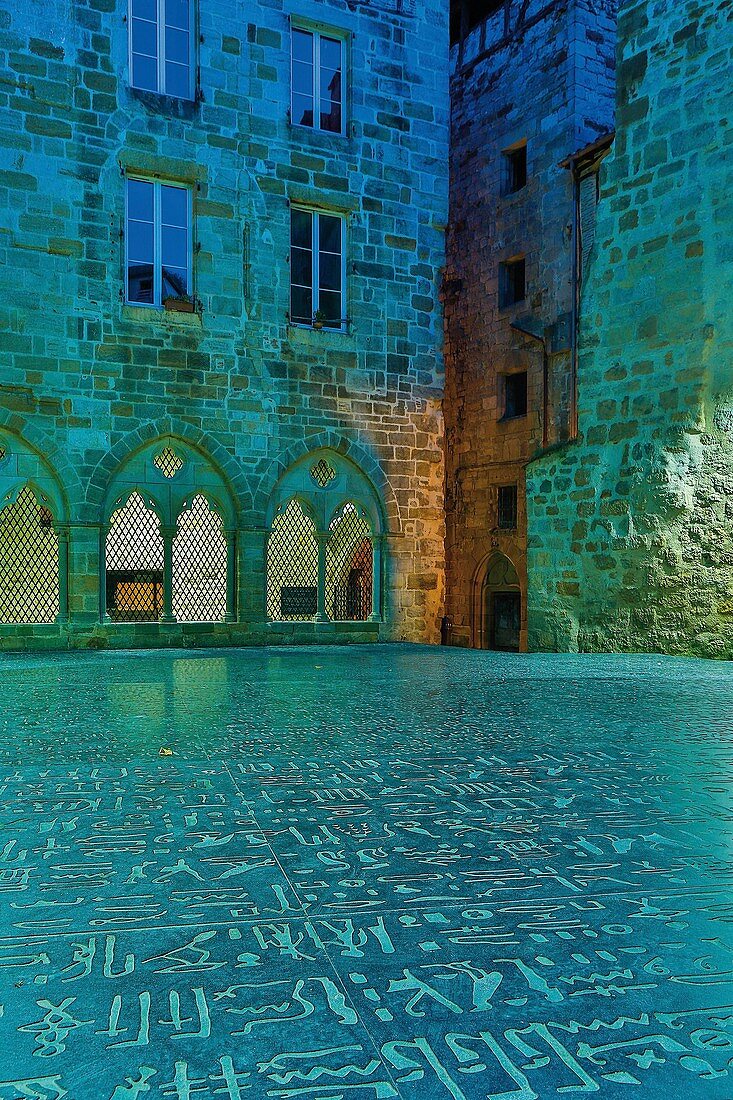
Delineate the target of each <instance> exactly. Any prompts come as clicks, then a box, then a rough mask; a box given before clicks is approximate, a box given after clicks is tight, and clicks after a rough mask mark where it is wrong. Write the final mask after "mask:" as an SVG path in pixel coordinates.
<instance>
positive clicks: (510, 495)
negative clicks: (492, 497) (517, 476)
mask: <svg viewBox="0 0 733 1100" xmlns="http://www.w3.org/2000/svg"><path fill="white" fill-rule="evenodd" d="M496 523H497V526H498V527H500V528H501V530H502V531H514V530H516V527H517V487H516V485H500V486H499V496H498V507H497V516H496Z"/></svg>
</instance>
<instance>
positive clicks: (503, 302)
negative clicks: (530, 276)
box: [499, 256, 527, 308]
mask: <svg viewBox="0 0 733 1100" xmlns="http://www.w3.org/2000/svg"><path fill="white" fill-rule="evenodd" d="M526 293H527V288H526V277H525V261H524V256H522V257H521V258H520V259H517V260H508V261H507V262H506V263H503V264H502V265H501V268H500V272H499V305H500V306H501V307H502V308H504V307H506V306H513V305H516V304H517V303H518V302H523V301H524V299H525V297H526Z"/></svg>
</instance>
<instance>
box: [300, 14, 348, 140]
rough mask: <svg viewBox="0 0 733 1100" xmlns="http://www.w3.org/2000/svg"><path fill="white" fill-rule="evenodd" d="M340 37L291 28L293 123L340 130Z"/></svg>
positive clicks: (341, 110)
mask: <svg viewBox="0 0 733 1100" xmlns="http://www.w3.org/2000/svg"><path fill="white" fill-rule="evenodd" d="M344 45H345V44H344V40H343V39H342V38H334V37H333V36H332V35H328V34H320V33H319V32H318V31H306V30H302V29H301V28H300V27H293V30H292V74H291V87H292V93H291V104H290V118H291V121H292V122H293V123H295V125H297V126H308V127H310V128H311V129H314V130H326V131H327V132H328V133H331V134H342V133H343V132H344V104H343V95H344Z"/></svg>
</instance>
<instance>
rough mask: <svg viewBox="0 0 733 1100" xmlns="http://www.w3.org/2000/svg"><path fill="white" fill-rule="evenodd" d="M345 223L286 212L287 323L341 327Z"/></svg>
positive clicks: (297, 211)
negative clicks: (288, 287)
mask: <svg viewBox="0 0 733 1100" xmlns="http://www.w3.org/2000/svg"><path fill="white" fill-rule="evenodd" d="M344 230H345V222H344V219H343V217H341V215H340V214H320V213H318V212H316V211H315V210H304V209H303V208H302V207H296V206H294V207H292V208H291V210H290V320H291V321H292V322H293V323H294V324H297V325H313V326H315V327H317V328H321V327H324V328H337V329H341V328H343V327H344V325H345V323H346V321H345V317H344V313H345V310H344V286H345V282H346V279H345V248H344Z"/></svg>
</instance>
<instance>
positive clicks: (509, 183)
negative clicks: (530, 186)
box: [504, 145, 527, 195]
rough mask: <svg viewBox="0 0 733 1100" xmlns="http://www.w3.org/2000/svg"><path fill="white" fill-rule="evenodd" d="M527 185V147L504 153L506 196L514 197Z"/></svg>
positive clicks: (522, 146) (521, 146)
mask: <svg viewBox="0 0 733 1100" xmlns="http://www.w3.org/2000/svg"><path fill="white" fill-rule="evenodd" d="M526 184H527V146H526V145H520V146H519V148H518V149H510V150H509V151H508V152H506V153H504V194H505V195H513V194H514V193H515V192H516V191H521V190H522V188H523V187H525V186H526Z"/></svg>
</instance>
